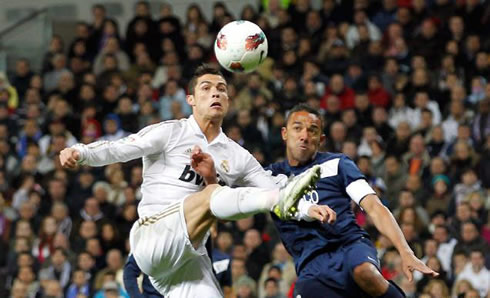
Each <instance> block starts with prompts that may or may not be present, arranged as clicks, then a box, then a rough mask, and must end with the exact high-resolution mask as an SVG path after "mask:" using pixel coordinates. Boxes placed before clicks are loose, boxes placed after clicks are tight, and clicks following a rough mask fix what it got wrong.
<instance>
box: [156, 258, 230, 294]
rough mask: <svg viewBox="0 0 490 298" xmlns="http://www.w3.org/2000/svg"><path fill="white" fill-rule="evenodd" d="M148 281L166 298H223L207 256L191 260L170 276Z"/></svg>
mask: <svg viewBox="0 0 490 298" xmlns="http://www.w3.org/2000/svg"><path fill="white" fill-rule="evenodd" d="M150 281H151V283H152V284H153V286H154V287H155V288H156V289H157V290H158V291H159V292H160V293H161V294H162V295H164V297H166V298H180V297H188V298H198V297H199V298H200V297H223V293H222V292H221V289H220V286H219V283H218V281H217V280H216V277H215V276H214V273H213V270H212V266H211V260H210V259H209V257H208V256H207V255H203V256H199V257H194V258H191V259H189V260H188V261H187V262H186V263H185V264H184V265H182V266H180V267H179V269H178V270H176V271H175V272H174V273H173V274H172V275H170V276H167V277H161V278H158V277H150Z"/></svg>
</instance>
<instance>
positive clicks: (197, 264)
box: [129, 200, 223, 298]
mask: <svg viewBox="0 0 490 298" xmlns="http://www.w3.org/2000/svg"><path fill="white" fill-rule="evenodd" d="M207 235H209V233H208V234H207ZM205 238H206V239H207V236H206V237H205ZM206 239H205V240H206ZM129 243H130V246H131V251H132V254H133V255H134V258H135V260H136V263H137V264H138V266H139V267H140V269H141V271H142V272H144V273H145V274H147V275H148V276H149V277H150V281H151V283H152V284H153V286H154V287H155V288H156V289H157V290H158V292H160V293H161V294H162V295H164V297H166V298H167V297H168V298H173V297H176V298H177V297H178V298H184V297H189V298H191V297H213V298H214V297H223V294H222V292H221V289H220V286H219V283H218V281H217V280H216V277H215V276H214V273H213V269H212V264H211V260H210V259H209V257H208V255H207V251H206V248H205V246H204V243H205V241H203V243H202V244H201V245H200V246H199V247H198V248H197V249H195V248H194V247H193V246H192V243H191V241H190V239H189V234H188V233H187V226H186V223H185V217H184V201H183V200H182V201H181V202H179V203H176V204H172V205H170V206H169V207H168V208H166V209H165V210H164V211H162V212H160V213H157V214H155V215H153V216H150V217H144V218H141V219H139V220H138V221H137V222H135V223H134V224H133V227H132V228H131V232H130V233H129Z"/></svg>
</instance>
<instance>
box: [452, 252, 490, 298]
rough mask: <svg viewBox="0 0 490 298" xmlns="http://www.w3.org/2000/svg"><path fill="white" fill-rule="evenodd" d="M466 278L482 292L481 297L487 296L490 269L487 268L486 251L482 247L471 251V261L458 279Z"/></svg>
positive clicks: (489, 285)
mask: <svg viewBox="0 0 490 298" xmlns="http://www.w3.org/2000/svg"><path fill="white" fill-rule="evenodd" d="M462 279H466V280H468V281H469V282H470V283H471V285H472V286H473V287H474V288H475V289H477V290H478V292H480V296H481V297H486V296H487V294H488V292H489V290H490V271H488V269H487V268H485V258H484V252H483V251H482V250H480V249H474V250H473V251H471V255H470V263H468V264H466V266H465V268H464V270H463V272H461V274H460V275H459V276H458V280H462Z"/></svg>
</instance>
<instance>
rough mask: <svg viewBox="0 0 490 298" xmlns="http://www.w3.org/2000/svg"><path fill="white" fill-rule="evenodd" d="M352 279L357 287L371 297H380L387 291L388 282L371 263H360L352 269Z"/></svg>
mask: <svg viewBox="0 0 490 298" xmlns="http://www.w3.org/2000/svg"><path fill="white" fill-rule="evenodd" d="M353 278H354V281H355V282H356V283H357V285H358V286H359V287H360V288H361V289H362V290H363V291H365V292H366V293H368V294H369V295H371V296H375V297H376V296H381V295H383V294H384V293H385V292H386V290H387V289H388V286H389V284H388V282H387V281H386V280H385V279H384V277H383V276H382V275H381V273H380V272H379V271H378V269H377V268H376V267H375V266H374V265H373V264H371V263H367V262H366V263H362V264H361V265H359V266H357V267H356V268H354V271H353Z"/></svg>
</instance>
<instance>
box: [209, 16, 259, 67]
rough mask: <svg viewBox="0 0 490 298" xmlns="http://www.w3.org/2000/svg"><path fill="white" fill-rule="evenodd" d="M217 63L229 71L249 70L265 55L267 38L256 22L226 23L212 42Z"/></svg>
mask: <svg viewBox="0 0 490 298" xmlns="http://www.w3.org/2000/svg"><path fill="white" fill-rule="evenodd" d="M214 53H215V54H216V58H217V59H218V62H219V64H221V66H223V67H224V68H225V69H226V70H228V71H231V72H251V71H253V70H255V69H256V68H257V67H258V66H259V65H260V64H261V63H262V61H264V60H265V58H266V57H267V38H266V37H265V34H264V32H263V31H262V29H260V27H259V26H257V25H256V24H254V23H252V22H249V21H234V22H231V23H228V24H226V25H225V26H224V27H223V28H221V30H220V31H219V33H218V36H217V37H216V41H215V42H214Z"/></svg>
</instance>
